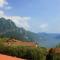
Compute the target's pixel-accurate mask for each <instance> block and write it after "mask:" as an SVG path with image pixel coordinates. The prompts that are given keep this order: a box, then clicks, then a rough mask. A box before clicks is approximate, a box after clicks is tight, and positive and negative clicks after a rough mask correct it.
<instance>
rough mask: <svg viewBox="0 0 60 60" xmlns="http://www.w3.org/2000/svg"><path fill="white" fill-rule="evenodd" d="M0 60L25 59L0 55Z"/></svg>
mask: <svg viewBox="0 0 60 60" xmlns="http://www.w3.org/2000/svg"><path fill="white" fill-rule="evenodd" d="M0 60H25V59H21V58H17V57H12V56H7V55H3V54H0Z"/></svg>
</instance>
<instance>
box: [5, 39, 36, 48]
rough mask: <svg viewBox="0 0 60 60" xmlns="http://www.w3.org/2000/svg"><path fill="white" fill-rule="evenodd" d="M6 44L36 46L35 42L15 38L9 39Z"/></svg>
mask: <svg viewBox="0 0 60 60" xmlns="http://www.w3.org/2000/svg"><path fill="white" fill-rule="evenodd" d="M5 44H8V45H18V46H30V47H36V44H35V43H33V42H25V41H19V40H15V39H11V40H7V41H6V42H5Z"/></svg>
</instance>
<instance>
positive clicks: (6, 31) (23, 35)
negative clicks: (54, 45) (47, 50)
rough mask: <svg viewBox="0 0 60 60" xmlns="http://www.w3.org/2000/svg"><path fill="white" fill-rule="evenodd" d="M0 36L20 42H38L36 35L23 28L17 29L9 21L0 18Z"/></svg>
mask: <svg viewBox="0 0 60 60" xmlns="http://www.w3.org/2000/svg"><path fill="white" fill-rule="evenodd" d="M0 36H1V37H9V38H15V39H18V40H22V41H35V40H38V36H37V34H36V33H33V32H30V31H26V30H25V29H24V28H18V27H16V25H15V24H14V22H12V21H11V20H10V19H5V18H0Z"/></svg>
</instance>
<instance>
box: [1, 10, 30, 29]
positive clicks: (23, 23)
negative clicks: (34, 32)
mask: <svg viewBox="0 0 60 60" xmlns="http://www.w3.org/2000/svg"><path fill="white" fill-rule="evenodd" d="M0 17H4V18H5V19H11V20H12V21H13V22H14V23H15V24H16V26H18V27H23V28H24V29H26V30H29V27H30V26H29V24H28V21H29V20H30V19H31V18H30V17H21V16H6V15H4V13H3V12H2V11H1V16H0Z"/></svg>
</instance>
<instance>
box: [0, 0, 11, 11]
mask: <svg viewBox="0 0 60 60" xmlns="http://www.w3.org/2000/svg"><path fill="white" fill-rule="evenodd" d="M0 9H5V10H10V9H12V7H11V6H9V3H8V2H7V0H0Z"/></svg>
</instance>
